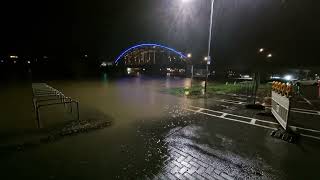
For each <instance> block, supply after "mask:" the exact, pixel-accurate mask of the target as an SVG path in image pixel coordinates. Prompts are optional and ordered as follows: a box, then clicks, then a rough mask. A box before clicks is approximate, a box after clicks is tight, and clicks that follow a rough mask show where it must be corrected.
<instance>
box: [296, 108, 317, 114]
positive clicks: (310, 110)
mask: <svg viewBox="0 0 320 180" xmlns="http://www.w3.org/2000/svg"><path fill="white" fill-rule="evenodd" d="M291 109H294V110H298V111H307V112H315V113H320V111H317V110H312V109H300V108H291Z"/></svg>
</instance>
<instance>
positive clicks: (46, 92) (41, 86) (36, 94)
mask: <svg viewBox="0 0 320 180" xmlns="http://www.w3.org/2000/svg"><path fill="white" fill-rule="evenodd" d="M32 95H33V98H32V101H33V108H34V111H35V114H36V118H37V126H38V128H41V119H40V109H41V108H43V107H48V106H54V105H59V104H61V105H64V108H68V107H67V105H69V108H70V113H73V104H75V105H76V112H77V120H78V121H79V119H80V115H79V102H78V101H74V100H72V99H71V98H70V97H66V96H65V95H64V94H63V93H62V92H60V91H59V90H57V89H55V88H53V87H51V86H49V85H47V84H45V83H32Z"/></svg>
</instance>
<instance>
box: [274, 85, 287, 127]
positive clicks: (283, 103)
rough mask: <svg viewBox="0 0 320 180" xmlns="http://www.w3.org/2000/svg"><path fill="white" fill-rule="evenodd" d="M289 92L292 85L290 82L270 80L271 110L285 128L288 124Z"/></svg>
mask: <svg viewBox="0 0 320 180" xmlns="http://www.w3.org/2000/svg"><path fill="white" fill-rule="evenodd" d="M291 94H292V86H291V85H290V84H285V83H281V82H272V95H271V96H272V103H271V104H272V108H271V112H272V114H273V116H274V117H275V118H276V119H277V121H278V122H279V123H280V125H281V126H282V127H283V128H284V129H285V130H286V129H287V126H288V119H289V111H290V97H291Z"/></svg>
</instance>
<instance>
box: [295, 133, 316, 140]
mask: <svg viewBox="0 0 320 180" xmlns="http://www.w3.org/2000/svg"><path fill="white" fill-rule="evenodd" d="M300 135H301V136H304V137H308V138H313V139H317V140H320V137H316V136H311V135H306V134H300Z"/></svg>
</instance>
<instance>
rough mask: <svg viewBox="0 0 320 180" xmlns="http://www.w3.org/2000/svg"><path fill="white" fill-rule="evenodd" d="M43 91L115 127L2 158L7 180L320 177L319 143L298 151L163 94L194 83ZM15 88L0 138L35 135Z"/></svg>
mask: <svg viewBox="0 0 320 180" xmlns="http://www.w3.org/2000/svg"><path fill="white" fill-rule="evenodd" d="M46 83H48V84H49V85H51V86H52V87H54V88H56V89H59V90H60V91H62V92H63V93H64V94H65V95H66V96H69V97H72V98H73V99H75V100H77V101H79V102H80V118H81V119H94V118H106V119H108V120H111V121H112V124H111V126H109V127H106V128H104V129H100V130H96V131H92V132H89V133H83V134H78V135H74V136H70V137H64V138H62V139H60V140H58V141H55V142H52V143H45V144H40V145H37V146H35V147H30V148H26V149H24V150H22V151H13V152H5V153H3V154H2V156H0V159H1V162H2V163H1V166H0V168H1V169H2V173H1V176H2V177H4V179H21V178H25V177H28V178H35V179H70V178H71V179H144V178H146V177H148V178H151V179H154V178H155V177H158V178H162V179H168V178H169V176H170V175H175V177H178V176H180V175H190V174H191V175H192V176H194V177H196V175H201V176H202V177H204V176H207V178H208V177H209V176H208V175H211V177H212V178H209V179H214V177H213V175H215V176H218V175H219V173H218V172H220V173H222V172H223V173H224V175H226V174H227V175H230V176H232V177H234V178H237V179H295V178H296V179H301V178H302V177H308V179H314V178H316V177H317V174H315V169H316V166H313V165H312V164H316V162H318V161H319V158H318V156H317V152H319V150H320V148H319V143H318V142H303V143H302V144H298V145H293V144H289V143H286V142H283V141H281V140H277V139H273V138H271V137H270V135H269V134H270V132H271V131H270V130H267V129H261V128H257V127H253V126H247V125H243V124H237V123H234V122H230V121H224V120H221V119H219V118H215V117H209V116H206V115H199V114H195V113H191V112H188V111H185V110H184V107H188V106H189V105H194V104H197V105H198V106H200V105H204V104H209V105H210V104H211V105H212V108H216V107H218V104H217V103H216V102H213V101H212V102H211V101H210V99H208V100H205V99H194V100H192V99H188V98H186V97H176V96H173V95H169V94H166V93H163V92H162V90H163V89H165V88H172V87H188V86H190V83H191V81H190V79H187V78H173V77H170V78H148V77H132V78H122V79H117V80H108V78H107V76H103V78H102V79H100V80H87V81H83V80H82V81H65V80H64V81H49V82H46ZM10 87H11V88H6V89H3V91H2V96H3V98H6V100H9V99H10V100H12V101H14V102H18V101H16V100H17V99H20V98H23V101H21V102H22V103H21V104H19V103H10V102H11V101H8V103H7V104H6V105H5V106H3V108H5V109H6V110H8V112H7V111H6V112H5V115H3V116H2V117H6V118H5V119H2V122H1V124H3V125H2V126H1V129H3V131H2V132H5V131H12V132H14V131H16V130H17V129H19V130H20V131H23V130H24V129H33V128H35V120H34V118H35V117H34V115H33V110H32V101H31V89H30V90H29V88H31V85H30V84H21V85H19V86H16V85H15V86H14V85H12V86H10ZM17 89H18V92H20V93H17ZM4 94H6V95H4ZM207 108H209V107H207ZM219 108H221V107H219ZM48 111H49V113H51V114H50V115H47V116H46V115H45V114H46V113H43V114H44V115H43V116H42V117H43V118H42V119H41V120H42V121H43V125H44V126H53V125H54V124H55V122H57V121H60V122H59V123H61V121H64V120H62V119H64V116H61V117H59V109H58V108H55V109H52V110H48ZM66 119H67V120H68V118H66ZM2 139H3V138H2ZM181 156H183V159H184V160H185V161H187V160H186V159H188V162H190V163H191V161H192V162H195V163H196V165H194V167H196V166H197V165H199V166H201V167H205V168H206V170H205V172H201V171H200V169H198V171H197V172H195V171H192V170H191V165H190V164H189V165H185V168H184V166H182V165H181V164H180V165H181V167H180V165H177V164H176V163H177V161H179V160H178V159H181ZM179 162H180V161H179ZM201 163H203V164H201ZM185 164H188V163H185ZM302 164H303V166H302ZM189 166H190V167H189ZM192 167H193V166H192ZM179 168H180V169H179ZM188 168H189V169H188ZM186 170H187V171H188V172H187V174H185V173H186ZM202 173H203V174H202ZM210 173H211V174H210ZM165 177H166V178H165ZM215 178H217V177H215Z"/></svg>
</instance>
